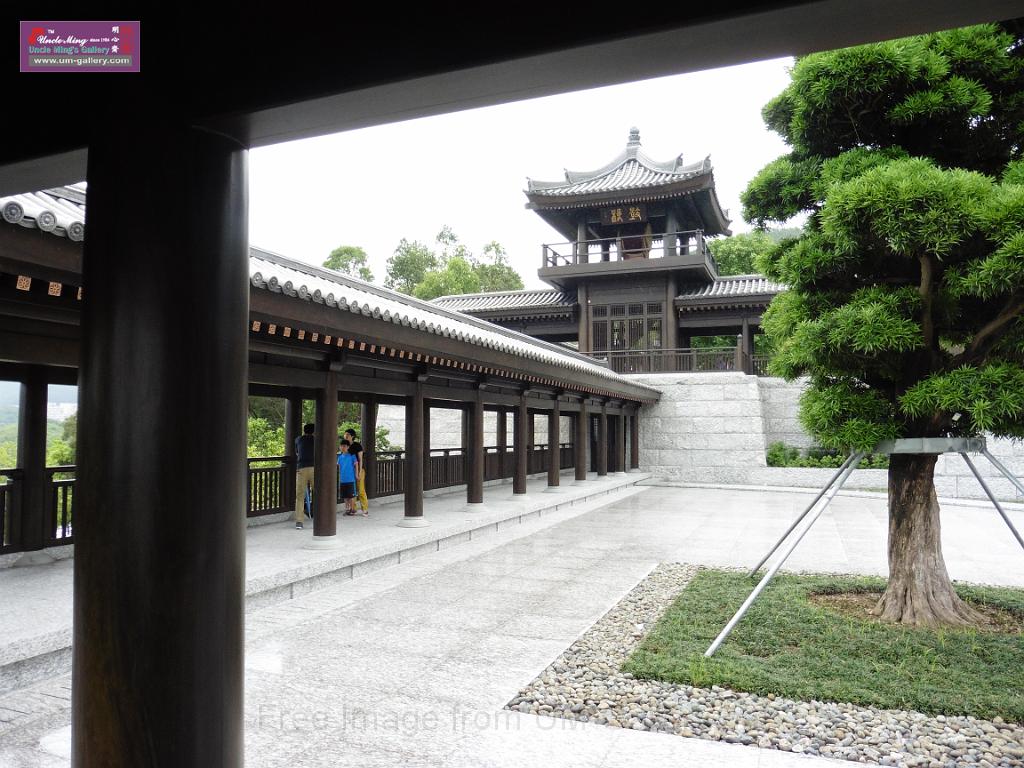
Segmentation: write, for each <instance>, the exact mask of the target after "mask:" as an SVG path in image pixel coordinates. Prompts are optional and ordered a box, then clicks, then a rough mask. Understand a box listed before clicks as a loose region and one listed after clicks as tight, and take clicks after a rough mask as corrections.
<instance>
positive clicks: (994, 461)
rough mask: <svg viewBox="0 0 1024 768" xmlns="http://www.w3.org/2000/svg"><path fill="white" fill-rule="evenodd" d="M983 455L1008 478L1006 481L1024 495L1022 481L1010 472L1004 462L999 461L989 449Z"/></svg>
mask: <svg viewBox="0 0 1024 768" xmlns="http://www.w3.org/2000/svg"><path fill="white" fill-rule="evenodd" d="M982 453H983V454H985V458H986V459H988V460H989V463H990V464H991V465H992V466H993V467H995V468H996V469H998V470H999V471H1000V472H1002V473H1003V475H1004V476H1005V477H1006V479H1007V480H1009V481H1010V482H1011V483H1013V484H1014V486H1015V487H1016V488H1017V490H1018V491H1020V492H1021V493H1024V483H1022V482H1021V481H1020V480H1018V479H1017V478H1016V477H1015V476H1014V475H1013V473H1012V472H1010V470H1008V469H1007V468H1006V466H1005V465H1004V464H1003V462H1001V461H1000V460H999V459H997V458H996V457H995V456H993V455H992V454H991V453H989V451H988V448H986V449H985V450H983V451H982Z"/></svg>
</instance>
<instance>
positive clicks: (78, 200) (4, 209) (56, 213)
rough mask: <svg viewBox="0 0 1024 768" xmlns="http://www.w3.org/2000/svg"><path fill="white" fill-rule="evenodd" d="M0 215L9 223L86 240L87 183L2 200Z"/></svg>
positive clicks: (9, 196)
mask: <svg viewBox="0 0 1024 768" xmlns="http://www.w3.org/2000/svg"><path fill="white" fill-rule="evenodd" d="M0 215H2V216H3V219H4V221H6V222H7V223H8V224H18V225H20V226H22V227H28V228H30V229H40V230H42V231H43V232H50V233H52V234H54V235H59V236H61V237H66V238H68V239H69V240H74V241H76V242H77V241H81V240H84V239H85V183H84V182H83V183H80V184H73V185H71V186H68V187H55V188H54V189H47V190H44V191H42V192H27V193H25V194H21V195H8V196H6V197H0Z"/></svg>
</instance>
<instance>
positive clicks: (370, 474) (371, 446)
mask: <svg viewBox="0 0 1024 768" xmlns="http://www.w3.org/2000/svg"><path fill="white" fill-rule="evenodd" d="M359 416H360V419H359V422H360V427H361V429H362V432H363V433H362V435H361V437H362V438H363V439H362V440H360V441H359V442H361V443H362V444H363V462H364V463H365V464H366V467H365V469H366V480H365V488H366V498H368V499H375V498H377V400H376V398H373V397H370V398H367V400H366V402H365V403H363V406H362V408H361V409H360V412H359Z"/></svg>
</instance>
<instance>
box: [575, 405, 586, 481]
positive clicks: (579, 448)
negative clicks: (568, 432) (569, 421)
mask: <svg viewBox="0 0 1024 768" xmlns="http://www.w3.org/2000/svg"><path fill="white" fill-rule="evenodd" d="M589 425H590V416H589V415H588V414H587V401H586V400H581V401H580V412H579V413H578V414H576V423H575V425H574V426H575V427H576V434H575V439H574V440H573V463H574V464H575V466H576V482H578V483H581V482H583V481H584V480H586V479H587V469H588V462H587V445H588V444H589V443H590V436H589V434H588V433H589V432H590V429H589Z"/></svg>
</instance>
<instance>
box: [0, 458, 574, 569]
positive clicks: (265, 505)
mask: <svg viewBox="0 0 1024 768" xmlns="http://www.w3.org/2000/svg"><path fill="white" fill-rule="evenodd" d="M466 460H467V457H466V456H464V455H463V452H462V450H461V449H459V448H438V449H433V450H431V451H430V456H429V457H428V459H427V466H426V473H425V474H424V478H423V480H424V487H425V488H426V489H435V488H449V487H452V486H457V485H463V484H465V482H466V478H467V475H468V468H467V466H466ZM549 461H550V452H549V451H548V446H547V445H545V444H538V445H534V446H533V449H532V450H531V451H530V452H529V454H528V456H527V462H528V463H527V472H528V473H530V474H538V473H541V472H544V471H546V470H547V468H548V462H549ZM293 463H294V461H293V459H292V458H291V457H288V456H257V457H253V458H249V459H247V460H246V465H247V476H248V477H247V480H248V482H247V484H246V516H247V517H258V516H261V515H270V514H275V513H280V512H287V511H290V510H291V509H292V508H293V506H292V505H293V504H294V503H295V499H294V496H293V493H294V492H293V491H292V490H291V489H292V486H291V485H290V479H291V476H292V475H293V473H294V472H295V470H294V468H293ZM373 466H374V467H375V472H376V479H377V492H376V497H378V498H379V497H382V496H393V495H395V494H399V493H402V492H403V491H404V489H405V452H404V451H377V453H376V461H375V462H373ZM572 466H573V446H572V443H561V444H560V445H559V467H560V468H562V469H568V468H570V467H572ZM514 467H515V457H514V451H513V449H512V448H507V449H506V450H505V452H504V456H502V455H501V454H500V452H499V450H498V448H497V447H496V446H487V447H485V448H484V479H485V480H500V479H506V478H511V477H512V473H513V469H514ZM75 469H76V468H75V467H74V466H71V465H68V466H59V467H47V468H46V477H47V481H48V487H49V490H48V496H47V499H48V501H47V516H48V518H49V530H50V531H51V534H50V536H49V538H48V539H47V542H46V545H47V546H57V545H63V544H72V543H74V535H73V534H74V527H73V520H74V515H73V511H74V499H75ZM23 476H24V472H23V470H21V469H0V554H7V553H9V552H17V551H19V550H20V546H19V543H18V542H17V541H15V540H14V537H13V532H14V526H13V522H14V517H15V515H16V514H18V510H19V505H20V503H21V498H20V493H21V484H22V482H23Z"/></svg>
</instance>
